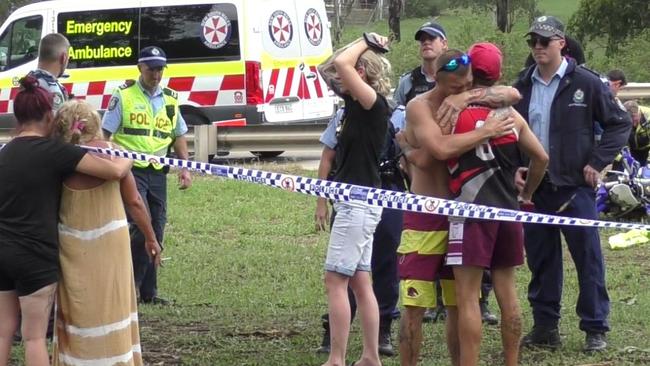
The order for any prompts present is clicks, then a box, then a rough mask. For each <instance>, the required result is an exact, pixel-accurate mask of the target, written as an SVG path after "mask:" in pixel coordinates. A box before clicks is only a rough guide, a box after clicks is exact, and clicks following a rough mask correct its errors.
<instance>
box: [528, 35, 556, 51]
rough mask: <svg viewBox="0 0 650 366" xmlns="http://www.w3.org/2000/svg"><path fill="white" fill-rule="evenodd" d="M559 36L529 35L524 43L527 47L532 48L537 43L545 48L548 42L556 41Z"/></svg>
mask: <svg viewBox="0 0 650 366" xmlns="http://www.w3.org/2000/svg"><path fill="white" fill-rule="evenodd" d="M558 39H560V38H553V37H530V38H528V39H527V40H526V43H528V47H530V48H533V47H535V46H536V45H537V43H539V44H540V45H541V46H542V47H544V48H546V47H548V45H549V43H551V41H556V40H558Z"/></svg>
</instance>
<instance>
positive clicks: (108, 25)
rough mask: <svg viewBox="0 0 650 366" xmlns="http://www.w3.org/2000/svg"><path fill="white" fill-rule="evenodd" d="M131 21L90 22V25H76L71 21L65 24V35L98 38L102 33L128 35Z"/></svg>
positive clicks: (131, 24)
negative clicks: (92, 35) (91, 35)
mask: <svg viewBox="0 0 650 366" xmlns="http://www.w3.org/2000/svg"><path fill="white" fill-rule="evenodd" d="M132 26H133V21H131V20H128V21H121V22H91V23H77V22H75V21H74V20H73V19H70V20H68V21H67V22H66V23H65V32H66V35H71V34H96V35H98V36H101V35H103V34H104V33H124V35H128V34H129V33H131V27H132Z"/></svg>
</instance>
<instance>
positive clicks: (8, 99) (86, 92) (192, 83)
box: [0, 75, 246, 113]
mask: <svg viewBox="0 0 650 366" xmlns="http://www.w3.org/2000/svg"><path fill="white" fill-rule="evenodd" d="M124 82H125V80H109V81H91V82H78V83H64V84H63V86H64V87H65V88H66V89H67V90H68V93H70V94H71V95H74V96H75V97H76V98H79V99H85V100H86V101H87V102H89V103H90V104H92V105H93V106H94V107H95V108H97V109H106V107H107V106H108V102H109V100H110V99H111V95H112V94H113V91H114V90H115V88H117V87H119V86H120V85H122V84H123V83H124ZM161 84H162V85H163V86H168V87H170V88H172V89H174V90H175V91H177V92H178V100H179V103H180V104H191V105H195V106H214V105H238V104H242V105H243V104H246V91H245V88H244V75H225V76H208V77H202V76H199V77H194V76H188V77H171V78H165V79H163V80H162V82H161ZM17 93H18V88H17V87H12V88H2V89H0V113H8V112H13V100H14V98H15V96H16V94H17Z"/></svg>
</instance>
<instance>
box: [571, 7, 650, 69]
mask: <svg viewBox="0 0 650 366" xmlns="http://www.w3.org/2000/svg"><path fill="white" fill-rule="evenodd" d="M649 13H650V2H649V1H648V0H625V1H612V0H581V2H580V7H579V8H578V11H577V12H576V13H574V14H573V16H572V17H571V20H570V22H569V30H570V32H571V33H572V34H573V35H575V36H576V37H577V38H578V39H579V40H581V41H583V42H584V41H586V40H598V39H601V38H604V39H606V40H607V48H606V54H607V56H614V54H615V53H616V52H617V51H618V50H619V49H621V48H622V47H621V46H623V45H624V41H625V40H626V39H628V38H629V37H635V36H637V35H639V34H641V33H642V32H644V31H645V30H646V29H647V28H650V17H648V14H649Z"/></svg>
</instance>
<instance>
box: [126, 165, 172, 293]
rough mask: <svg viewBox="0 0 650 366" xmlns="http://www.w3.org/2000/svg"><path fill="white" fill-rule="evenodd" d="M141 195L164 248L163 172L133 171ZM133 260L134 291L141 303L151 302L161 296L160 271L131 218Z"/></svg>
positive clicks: (149, 170) (164, 200) (164, 201)
mask: <svg viewBox="0 0 650 366" xmlns="http://www.w3.org/2000/svg"><path fill="white" fill-rule="evenodd" d="M132 171H133V176H134V177H135V182H136V184H137V186H138V192H139V193H140V196H141V197H142V200H143V201H144V203H145V205H146V206H147V208H148V209H149V214H150V215H151V226H153V231H154V232H155V234H156V239H157V240H158V243H160V246H161V247H162V243H163V236H164V233H165V224H166V223H167V175H166V174H165V173H163V172H161V171H153V170H151V169H139V168H133V170H132ZM129 228H130V234H131V258H132V259H133V275H134V278H135V287H136V289H137V290H138V293H139V294H140V299H142V300H151V299H153V298H154V297H156V296H157V295H158V293H157V291H158V283H157V273H156V272H157V271H156V267H155V266H154V264H153V262H152V261H151V260H150V259H149V256H148V255H147V251H146V249H145V247H144V235H143V234H142V232H141V231H140V229H138V227H137V225H135V223H134V222H133V220H132V218H131V217H130V216H129Z"/></svg>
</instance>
